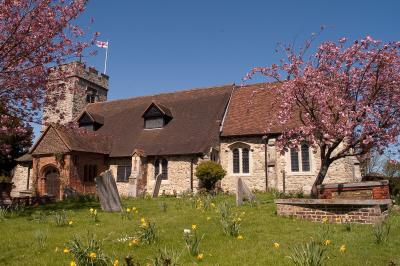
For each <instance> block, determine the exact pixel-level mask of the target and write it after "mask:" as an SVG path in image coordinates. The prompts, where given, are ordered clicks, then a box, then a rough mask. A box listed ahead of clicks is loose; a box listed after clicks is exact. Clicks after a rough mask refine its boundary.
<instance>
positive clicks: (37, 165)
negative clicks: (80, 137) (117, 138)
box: [32, 152, 108, 199]
mask: <svg viewBox="0 0 400 266" xmlns="http://www.w3.org/2000/svg"><path fill="white" fill-rule="evenodd" d="M75 156H78V157H77V158H76V157H75ZM74 157H75V158H74ZM63 161H64V163H63V165H60V163H59V162H58V161H57V160H56V158H55V157H54V155H50V154H49V155H41V156H40V157H34V159H33V169H32V178H33V180H34V183H36V185H35V189H36V191H37V192H38V194H39V195H41V196H42V195H45V194H46V180H45V177H44V169H45V168H46V167H48V166H53V167H55V168H57V170H58V171H59V173H60V190H59V197H58V199H61V197H62V195H63V191H64V188H66V187H71V188H73V189H75V190H76V191H77V192H78V193H84V194H87V193H95V192H96V186H95V182H83V180H84V179H83V176H84V166H85V165H89V164H90V165H96V166H97V174H100V173H101V172H103V171H105V170H107V169H108V166H107V165H106V164H105V156H104V155H102V154H95V153H84V152H73V153H69V154H65V155H64V160H63Z"/></svg>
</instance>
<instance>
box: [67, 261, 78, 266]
mask: <svg viewBox="0 0 400 266" xmlns="http://www.w3.org/2000/svg"><path fill="white" fill-rule="evenodd" d="M76 265H77V264H76V262H75V261H71V262H70V263H69V266H76Z"/></svg>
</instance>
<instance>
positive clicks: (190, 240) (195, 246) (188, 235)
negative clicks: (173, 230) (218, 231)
mask: <svg viewBox="0 0 400 266" xmlns="http://www.w3.org/2000/svg"><path fill="white" fill-rule="evenodd" d="M191 228H192V229H184V230H183V239H184V241H185V245H186V248H187V250H188V252H189V254H190V255H191V256H193V257H197V258H198V259H199V257H198V256H199V255H200V254H201V253H200V243H201V241H202V240H203V238H204V234H203V235H202V236H201V237H199V235H198V232H197V231H198V226H197V224H192V227H191ZM203 256H204V255H201V258H200V260H202V259H203Z"/></svg>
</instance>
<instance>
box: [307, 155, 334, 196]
mask: <svg viewBox="0 0 400 266" xmlns="http://www.w3.org/2000/svg"><path fill="white" fill-rule="evenodd" d="M329 165H330V163H329V162H326V161H324V162H322V165H321V169H319V172H318V175H317V178H316V179H315V182H314V184H313V186H312V188H311V196H312V197H313V198H317V197H318V189H317V186H318V185H321V184H322V182H324V179H325V176H326V173H327V172H328V168H329Z"/></svg>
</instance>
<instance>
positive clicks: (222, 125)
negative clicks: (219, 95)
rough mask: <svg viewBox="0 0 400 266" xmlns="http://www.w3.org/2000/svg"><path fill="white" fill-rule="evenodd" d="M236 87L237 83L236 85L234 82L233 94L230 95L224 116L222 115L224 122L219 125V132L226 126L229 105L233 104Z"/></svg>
mask: <svg viewBox="0 0 400 266" xmlns="http://www.w3.org/2000/svg"><path fill="white" fill-rule="evenodd" d="M235 88H236V85H235V83H233V85H232V91H231V94H230V95H229V100H228V104H227V105H226V108H225V112H224V116H223V117H222V122H221V125H220V126H219V133H220V134H221V133H222V129H223V127H224V122H225V118H226V116H227V114H228V110H229V105H230V104H231V100H232V95H233V91H234V90H235Z"/></svg>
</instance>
